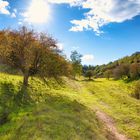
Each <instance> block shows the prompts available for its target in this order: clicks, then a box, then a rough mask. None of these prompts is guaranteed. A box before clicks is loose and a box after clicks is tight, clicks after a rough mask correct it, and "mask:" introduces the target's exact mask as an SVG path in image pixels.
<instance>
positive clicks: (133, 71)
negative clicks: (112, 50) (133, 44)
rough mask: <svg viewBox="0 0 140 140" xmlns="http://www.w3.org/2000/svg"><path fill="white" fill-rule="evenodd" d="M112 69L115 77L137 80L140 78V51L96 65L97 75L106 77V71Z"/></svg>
mask: <svg viewBox="0 0 140 140" xmlns="http://www.w3.org/2000/svg"><path fill="white" fill-rule="evenodd" d="M108 70H110V71H112V72H113V75H112V76H113V77H114V78H115V79H122V78H123V79H126V78H128V79H129V80H135V79H139V78H140V52H136V53H134V54H132V55H131V56H126V57H123V58H121V59H119V60H116V61H114V62H110V63H108V64H106V65H101V66H98V65H97V66H95V68H94V75H95V77H106V71H108Z"/></svg>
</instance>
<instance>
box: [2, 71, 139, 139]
mask: <svg viewBox="0 0 140 140" xmlns="http://www.w3.org/2000/svg"><path fill="white" fill-rule="evenodd" d="M29 83H30V84H29V87H28V88H27V89H25V88H24V87H23V86H22V77H21V76H16V75H8V74H3V73H1V74H0V116H1V117H0V118H1V119H0V139H1V140H92V139H93V140H107V132H106V131H105V130H104V126H103V124H102V123H101V122H99V121H98V119H97V117H96V115H95V111H96V110H97V109H99V110H102V111H103V112H105V113H106V114H108V115H109V116H110V117H112V118H113V119H114V121H115V123H116V127H117V129H118V130H119V131H120V132H122V133H124V134H126V135H127V136H128V137H129V138H131V139H134V140H139V138H140V133H139V131H140V102H139V101H138V100H136V99H134V98H133V97H131V94H132V91H133V88H132V86H133V84H134V83H135V82H130V83H125V82H123V81H121V80H120V81H114V80H106V79H104V78H102V79H95V80H93V81H87V80H84V79H82V78H81V79H80V80H77V81H74V80H70V79H67V78H63V83H61V84H58V83H57V82H55V81H54V80H49V83H48V85H46V84H45V83H44V82H43V81H41V80H39V79H38V78H30V80H29Z"/></svg>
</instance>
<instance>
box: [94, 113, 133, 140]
mask: <svg viewBox="0 0 140 140" xmlns="http://www.w3.org/2000/svg"><path fill="white" fill-rule="evenodd" d="M96 116H97V118H98V119H99V120H100V121H102V122H103V123H104V124H105V127H106V129H107V132H108V133H109V135H108V139H109V140H131V139H128V138H127V137H126V136H125V135H123V134H121V133H119V132H118V131H117V129H116V127H115V123H114V121H113V120H112V119H111V118H110V117H109V116H108V115H107V114H105V113H104V112H102V111H100V110H96Z"/></svg>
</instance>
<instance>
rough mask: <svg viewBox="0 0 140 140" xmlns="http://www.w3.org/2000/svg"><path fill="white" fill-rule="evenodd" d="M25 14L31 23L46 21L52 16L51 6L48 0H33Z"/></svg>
mask: <svg viewBox="0 0 140 140" xmlns="http://www.w3.org/2000/svg"><path fill="white" fill-rule="evenodd" d="M24 16H25V17H26V20H28V22H30V23H38V24H41V23H46V22H48V20H49V17H50V6H49V4H48V3H47V1H46V0H32V1H31V4H30V6H29V8H28V10H27V12H26V13H25V15H24Z"/></svg>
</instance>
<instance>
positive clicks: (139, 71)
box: [130, 63, 140, 79]
mask: <svg viewBox="0 0 140 140" xmlns="http://www.w3.org/2000/svg"><path fill="white" fill-rule="evenodd" d="M130 77H131V79H138V78H140V64H138V63H133V64H131V65H130Z"/></svg>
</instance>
